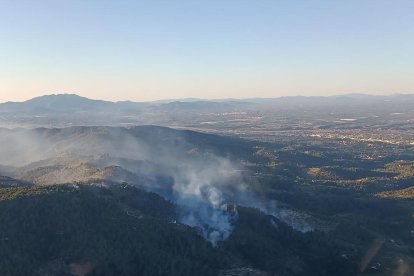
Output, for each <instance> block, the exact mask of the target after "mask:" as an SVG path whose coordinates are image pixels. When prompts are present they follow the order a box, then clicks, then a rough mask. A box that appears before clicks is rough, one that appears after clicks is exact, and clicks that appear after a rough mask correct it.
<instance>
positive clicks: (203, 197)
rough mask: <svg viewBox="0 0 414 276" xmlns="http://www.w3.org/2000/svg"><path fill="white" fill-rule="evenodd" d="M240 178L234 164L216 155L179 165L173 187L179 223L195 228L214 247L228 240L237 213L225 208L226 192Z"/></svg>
mask: <svg viewBox="0 0 414 276" xmlns="http://www.w3.org/2000/svg"><path fill="white" fill-rule="evenodd" d="M239 178H240V177H239V175H238V173H237V170H236V169H235V167H234V165H233V164H231V162H230V161H229V160H227V159H224V158H219V157H214V158H212V159H210V160H209V161H205V162H203V163H200V164H193V165H191V166H187V167H185V168H181V170H179V171H177V172H176V175H175V177H174V180H175V181H174V185H173V187H172V188H173V193H172V197H173V200H174V201H175V202H176V203H177V205H178V206H179V208H180V222H181V223H184V224H187V225H189V226H192V227H195V228H197V229H198V230H199V232H200V234H201V235H202V236H203V237H204V238H205V239H207V240H208V241H210V242H211V244H212V245H213V246H217V245H218V243H219V242H220V241H223V240H225V239H227V238H228V237H229V236H230V234H231V232H232V231H233V222H234V220H235V219H236V218H237V214H236V213H234V212H229V211H228V210H227V203H228V198H227V197H226V193H227V191H228V190H229V188H230V187H231V186H233V185H234V183H235V182H237V181H238V180H239ZM242 186H243V185H240V187H242Z"/></svg>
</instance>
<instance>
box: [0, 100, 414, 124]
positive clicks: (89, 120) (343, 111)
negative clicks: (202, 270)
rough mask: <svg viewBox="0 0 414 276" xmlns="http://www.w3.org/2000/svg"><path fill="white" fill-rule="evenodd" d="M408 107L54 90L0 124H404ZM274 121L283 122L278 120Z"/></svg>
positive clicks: (16, 105) (13, 108) (1, 116)
mask: <svg viewBox="0 0 414 276" xmlns="http://www.w3.org/2000/svg"><path fill="white" fill-rule="evenodd" d="M413 112H414V94H395V95H391V96H372V95H364V94H348V95H339V96H330V97H303V96H296V97H280V98H269V99H260V98H252V99H227V100H198V99H184V100H172V101H168V100H167V101H155V102H131V101H121V102H110V101H102V100H92V99H88V98H85V97H81V96H78V95H75V94H59V95H47V96H41V97H37V98H34V99H31V100H28V101H24V102H7V103H2V104H0V126H3V127H9V128H10V127H11V128H13V127H30V128H33V127H68V126H133V125H162V126H169V127H184V128H191V129H196V130H200V129H201V128H205V126H206V125H210V126H212V125H214V126H216V127H217V126H218V127H221V128H222V130H223V128H226V127H227V126H228V124H231V125H232V126H233V127H246V126H247V127H248V128H250V124H251V126H252V127H255V126H258V122H259V121H257V120H260V123H262V124H264V125H266V126H269V125H268V124H269V123H270V124H272V122H277V121H278V122H282V121H280V120H285V119H283V118H288V119H295V120H299V121H302V122H304V121H307V124H308V125H310V124H314V123H315V122H316V125H317V124H318V123H317V122H323V121H327V120H328V121H329V122H331V123H330V124H329V125H330V126H331V125H332V124H334V125H335V124H337V121H338V120H341V119H352V120H354V119H358V118H359V119H361V118H374V119H375V118H376V119H375V124H376V125H378V124H379V123H380V122H381V121H384V120H385V119H386V120H388V121H389V119H390V118H389V116H393V118H391V121H393V122H394V123H397V124H401V123H403V124H407V122H408V121H407V120H409V119H410V118H412V117H413V114H412V113H413ZM396 115H398V116H397V117H396ZM309 120H311V121H309ZM312 120H313V121H312ZM396 120H397V121H396ZM246 123H247V124H246ZM280 126H281V127H283V123H282V125H280ZM303 126H304V125H303V124H302V125H301V127H303ZM216 129H217V128H216ZM224 130H225V129H224Z"/></svg>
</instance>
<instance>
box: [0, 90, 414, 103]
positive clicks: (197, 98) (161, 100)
mask: <svg viewBox="0 0 414 276" xmlns="http://www.w3.org/2000/svg"><path fill="white" fill-rule="evenodd" d="M61 95H73V96H79V97H82V98H86V99H89V100H99V101H108V102H128V101H129V102H157V101H160V102H164V101H166V102H168V101H180V100H181V101H186V100H195V101H197V100H200V101H227V100H229V101H231V100H241V101H242V100H249V99H278V98H284V97H341V96H352V95H354V96H355V95H363V96H397V95H413V96H414V93H389V94H368V93H344V94H334V95H285V96H275V97H260V96H259V97H254V96H253V97H245V98H224V97H223V98H200V97H187V98H163V99H155V100H142V101H135V100H131V99H120V100H111V99H105V98H97V97H88V96H85V95H81V94H79V93H71V92H60V93H46V94H41V95H39V96H34V97H31V98H27V99H22V100H16V101H13V100H7V101H0V104H3V103H8V102H14V103H20V102H25V101H29V100H32V99H35V98H41V97H47V96H61Z"/></svg>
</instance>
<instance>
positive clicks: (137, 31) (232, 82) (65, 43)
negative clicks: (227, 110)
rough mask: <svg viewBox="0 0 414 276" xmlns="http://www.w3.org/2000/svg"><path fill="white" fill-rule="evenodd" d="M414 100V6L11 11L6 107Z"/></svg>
mask: <svg viewBox="0 0 414 276" xmlns="http://www.w3.org/2000/svg"><path fill="white" fill-rule="evenodd" d="M61 92H68V93H77V94H80V95H83V96H87V97H92V98H101V99H109V100H125V99H130V100H137V101H139V100H152V99H162V98H184V97H199V98H226V97H235V98H246V97H278V96H283V95H332V94H343V93H370V94H391V93H413V92H414V1H413V0H409V1H403V0H344V1H340V0H338V1H336V0H325V1H319V0H312V1H311V0H302V1H295V0H283V1H282V0H280V1H278V0H237V1H236V0H185V1H184V0H178V1H177V0H165V1H160V0H146V1H139V0H112V1H106V0H99V1H98V0H96V1H93V0H79V1H78V0H66V1H64V0H48V1H47V0H27V1H20V0H0V101H1V102H3V101H7V100H24V99H28V98H31V97H34V96H38V95H43V94H51V93H61Z"/></svg>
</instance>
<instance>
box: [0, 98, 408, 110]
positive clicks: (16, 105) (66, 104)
mask: <svg viewBox="0 0 414 276" xmlns="http://www.w3.org/2000/svg"><path fill="white" fill-rule="evenodd" d="M367 101H369V102H371V103H372V102H383V101H393V102H396V103H402V102H406V101H410V102H414V94H394V95H391V96H377V95H367V94H345V95H337V96H329V97H321V96H310V97H305V96H291V97H290V96H289V97H279V98H250V99H222V100H203V99H196V98H191V99H178V100H163V101H153V102H132V101H119V102H111V101H103V100H93V99H89V98H86V97H82V96H79V95H76V94H53V95H45V96H40V97H36V98H33V99H30V100H27V101H24V102H6V103H0V112H27V113H45V112H46V113H47V112H69V111H88V112H90V111H114V112H115V111H124V112H127V111H132V110H135V111H136V110H142V109H143V108H152V109H154V108H158V109H164V110H177V109H182V110H191V109H211V108H212V109H231V108H240V107H247V106H252V105H260V104H273V105H279V104H335V103H336V104H338V103H340V102H342V103H347V104H349V103H350V102H355V103H359V104H362V103H366V102H367Z"/></svg>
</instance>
